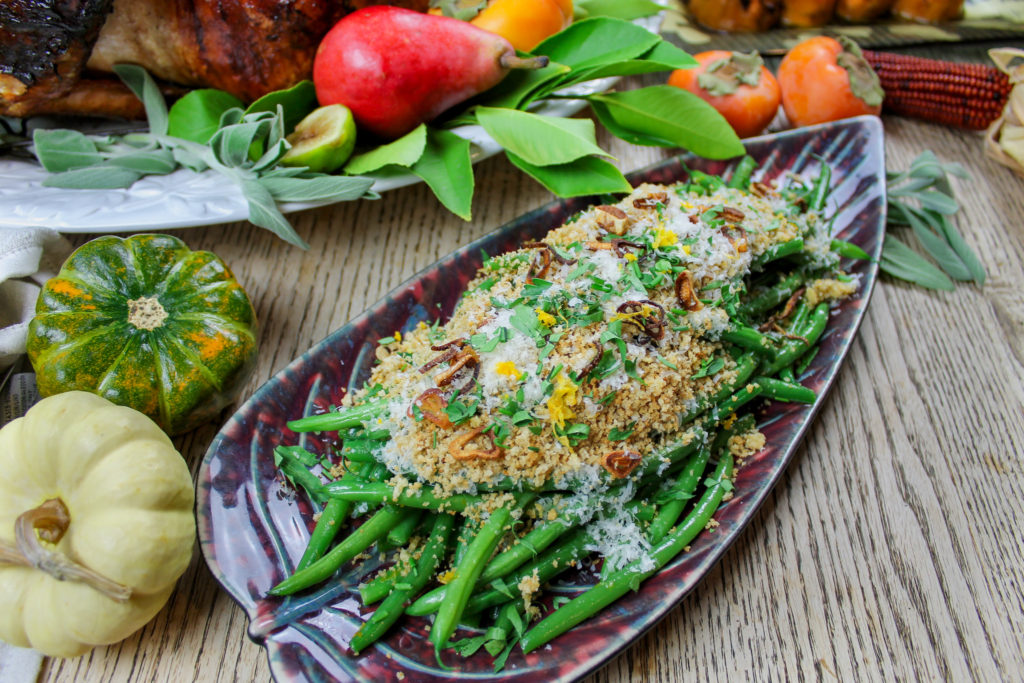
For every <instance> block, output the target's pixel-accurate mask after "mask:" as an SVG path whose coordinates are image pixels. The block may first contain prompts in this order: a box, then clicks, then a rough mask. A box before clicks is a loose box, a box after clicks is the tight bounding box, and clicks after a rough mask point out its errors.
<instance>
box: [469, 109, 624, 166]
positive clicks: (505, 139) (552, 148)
mask: <svg viewBox="0 0 1024 683" xmlns="http://www.w3.org/2000/svg"><path fill="white" fill-rule="evenodd" d="M476 118H477V121H479V122H480V125H481V126H483V128H484V130H486V131H487V133H488V134H489V135H490V136H491V137H492V138H494V140H495V142H497V143H498V144H499V145H501V146H502V147H504V148H505V149H506V150H508V151H509V152H512V153H513V154H515V155H516V156H517V157H519V158H521V159H523V160H524V161H526V162H527V163H528V164H531V165H533V166H551V165H553V164H567V163H569V162H570V161H575V160H576V159H579V158H581V157H585V156H590V155H593V154H600V155H605V156H608V153H607V152H605V151H604V150H603V149H601V148H600V147H598V146H597V137H596V133H595V130H594V122H593V121H591V120H590V119H565V118H560V117H556V116H542V115H540V114H531V113H530V112H525V111H516V110H514V109H498V108H494V107H477V109H476Z"/></svg>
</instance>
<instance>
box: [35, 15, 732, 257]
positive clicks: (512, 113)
mask: <svg viewBox="0 0 1024 683" xmlns="http://www.w3.org/2000/svg"><path fill="white" fill-rule="evenodd" d="M586 5H587V7H589V8H590V9H589V10H588V11H589V12H591V13H592V12H594V11H598V10H600V8H601V6H602V5H601V3H600V2H591V3H586ZM600 11H610V10H608V9H607V8H605V9H604V10H600ZM650 11H652V9H651V4H650V3H646V4H645V3H644V2H630V3H627V4H626V5H621V6H620V12H619V13H620V14H622V16H633V15H636V16H640V15H642V14H643V13H644V12H650ZM534 53H535V54H539V55H546V56H548V57H549V59H550V63H549V64H548V66H546V67H545V68H543V69H538V70H534V71H526V70H521V71H514V72H512V73H510V74H509V75H508V76H507V77H506V78H505V79H504V80H503V81H502V82H501V83H499V84H498V85H497V86H496V87H495V88H492V89H491V90H489V91H487V92H485V93H483V94H482V95H480V96H478V97H477V98H474V99H473V100H471V101H469V102H467V103H466V104H465V105H464V106H463V107H462V108H460V109H459V110H458V111H457V112H455V113H454V114H452V115H450V116H449V117H448V118H446V119H443V120H439V121H435V122H433V123H431V124H429V125H427V124H424V125H421V126H419V127H418V128H416V129H415V130H413V131H412V132H411V133H409V134H407V135H406V136H404V137H402V138H400V139H398V140H395V141H393V142H390V143H387V144H383V145H380V146H378V147H375V148H372V149H369V150H365V151H363V152H362V153H360V154H356V155H355V156H353V157H352V158H351V159H350V160H349V163H348V164H347V165H346V166H345V168H344V169H343V173H344V174H345V175H324V174H317V173H310V172H309V171H308V170H307V169H303V168H287V167H283V166H281V165H280V164H279V162H280V160H281V157H282V156H283V155H284V154H285V152H287V150H288V148H289V146H288V142H287V140H286V139H285V136H286V134H287V133H289V132H290V131H291V130H292V129H293V128H294V126H295V125H296V123H298V122H299V121H300V120H301V119H302V118H304V117H305V116H306V115H307V114H309V112H311V111H312V110H313V109H315V108H316V106H317V101H316V94H315V90H314V88H313V85H312V84H311V83H309V82H308V81H306V82H303V83H300V84H298V85H296V86H295V87H293V88H290V89H288V90H283V91H278V92H274V93H270V94H268V95H266V96H265V97H263V98H261V99H259V100H257V101H256V102H254V103H253V104H252V105H250V106H249V107H248V108H243V106H242V103H241V102H240V101H239V100H237V99H236V98H234V97H233V96H231V95H230V94H228V93H225V92H223V91H219V90H212V89H204V90H196V91H193V92H191V93H189V94H188V95H186V96H185V97H183V98H181V99H180V100H178V101H177V102H175V103H174V105H173V106H172V107H171V108H170V110H168V109H167V106H166V103H165V102H164V99H163V97H162V95H161V94H160V92H159V89H158V88H157V85H156V83H155V82H154V81H153V79H152V78H150V76H149V75H148V74H147V73H146V72H145V71H144V70H143V69H141V68H140V67H137V66H129V65H122V66H118V67H116V71H117V73H118V75H119V76H120V77H121V78H122V80H124V81H125V83H126V84H127V85H128V86H129V87H130V88H131V89H132V91H133V92H134V93H135V94H136V95H137V96H138V97H139V98H140V99H141V100H142V102H143V104H144V106H145V109H146V115H147V119H148V121H149V127H150V130H149V132H148V133H143V134H129V135H124V136H108V137H90V136H86V135H83V134H81V133H77V132H75V131H37V132H36V135H35V137H34V139H33V142H34V145H35V150H34V151H35V153H36V156H37V157H38V158H39V161H40V163H41V164H42V165H43V167H44V168H45V169H46V170H47V171H50V172H51V173H53V174H54V175H52V176H50V177H49V178H47V179H46V181H45V182H44V184H46V185H50V186H57V187H68V188H91V189H109V188H123V187H128V186H130V185H131V184H132V183H134V182H135V181H136V180H138V179H139V178H141V177H142V176H144V175H153V174H157V175H159V174H166V173H170V172H171V171H173V170H175V169H176V168H178V167H185V168H188V169H191V170H193V171H196V172H199V171H203V170H206V169H212V170H213V171H216V172H218V173H220V174H222V175H224V176H226V177H228V178H230V179H231V180H232V181H233V182H235V183H236V184H237V185H238V186H239V188H240V189H241V191H242V194H243V196H244V197H245V199H246V201H247V202H248V207H249V219H250V220H251V221H252V222H253V223H255V224H256V225H259V226H262V227H265V228H268V229H270V230H272V231H273V232H274V233H275V234H277V235H278V236H280V237H281V238H282V239H285V240H286V241H288V242H290V243H292V244H297V245H300V246H303V247H305V246H306V245H305V242H303V240H302V239H301V238H300V237H299V236H298V235H297V234H296V232H295V231H294V229H293V228H292V226H291V225H290V224H289V223H288V221H287V220H286V219H285V218H284V216H283V215H282V213H281V211H280V209H279V207H278V206H277V203H278V202H285V201H320V200H329V201H342V200H348V199H357V198H360V197H372V196H375V195H373V194H371V193H370V187H371V186H372V184H373V182H374V181H375V180H377V179H380V178H388V177H394V176H395V175H396V174H398V175H401V174H413V175H415V176H417V177H419V178H420V179H422V180H423V181H424V182H425V183H426V184H427V185H428V186H429V187H430V188H431V190H432V191H433V192H434V194H435V195H436V196H437V198H438V200H439V201H440V202H441V203H442V204H443V205H444V206H445V207H446V208H447V209H448V210H450V211H451V212H452V213H454V214H456V215H457V216H459V217H461V218H463V219H464V220H469V219H470V218H471V210H472V200H473V193H474V189H475V180H474V176H473V164H472V157H471V153H472V143H471V142H470V141H469V140H467V139H465V138H463V137H461V136H460V135H458V134H457V133H456V132H453V129H456V128H458V127H459V126H463V125H467V124H472V125H479V126H481V127H482V128H483V129H484V130H485V131H486V132H487V133H488V134H489V135H490V136H491V137H492V138H493V139H494V140H495V141H496V142H498V143H499V144H500V145H501V146H502V147H503V148H504V151H505V155H506V156H507V158H508V159H509V161H510V162H511V163H512V164H514V165H515V166H516V167H517V168H519V169H521V170H522V171H523V172H524V173H526V174H527V175H529V176H530V177H532V178H534V179H535V180H536V181H537V182H539V183H540V184H541V185H543V186H544V187H546V188H547V189H548V190H550V191H551V192H552V193H554V194H555V195H557V196H559V197H574V196H581V195H599V194H608V193H617V192H628V191H630V189H631V188H630V185H629V183H628V181H627V180H626V179H625V177H624V176H623V175H622V173H621V172H620V171H619V170H618V169H617V168H616V167H615V165H614V164H612V163H611V161H609V160H608V157H609V154H608V153H607V152H605V151H604V150H602V149H601V148H600V147H599V146H598V144H597V139H596V129H595V126H594V124H593V122H592V121H591V120H589V119H566V118H561V117H556V116H545V115H543V114H542V113H540V112H539V111H538V108H539V107H540V105H541V104H542V103H543V102H545V101H554V100H563V99H575V100H583V101H585V102H586V103H587V104H589V105H590V107H591V108H592V110H593V111H594V114H595V116H596V117H597V119H598V121H600V123H601V124H602V125H604V126H605V127H606V128H607V129H608V130H609V131H610V132H611V133H612V134H613V135H616V136H618V137H620V138H622V139H624V140H626V141H627V142H630V143H633V144H640V145H655V146H664V147H677V148H684V149H689V150H691V151H692V152H694V153H696V154H698V155H701V156H704V157H708V158H730V157H734V156H738V155H741V154H742V153H743V151H744V150H743V145H742V143H741V142H740V140H739V138H737V137H736V134H735V133H734V132H733V130H732V128H731V127H730V126H729V124H728V123H727V122H726V121H725V119H724V118H722V117H721V115H719V114H718V113H717V112H716V111H715V110H714V109H713V108H712V107H711V106H710V105H709V104H707V103H706V102H704V101H703V100H701V99H700V98H699V97H697V96H695V95H692V94H691V93H688V92H686V91H684V90H681V89H678V88H672V87H669V86H653V87H648V88H640V89H637V90H631V91H627V92H611V93H594V92H592V90H593V89H592V88H582V89H581V88H579V86H581V85H583V84H586V83H588V82H590V81H594V80H597V79H604V78H609V77H622V76H631V75H637V74H646V73H655V72H662V71H667V70H672V69H678V68H687V67H691V66H693V65H695V63H696V62H695V61H694V60H693V58H692V57H691V56H690V55H689V54H687V53H686V52H684V51H683V50H680V49H679V48H676V47H675V46H673V45H671V44H670V43H667V42H665V41H663V40H662V39H661V38H660V37H659V36H658V35H656V34H654V33H651V32H650V31H648V30H646V29H644V28H643V27H640V26H637V25H636V24H633V23H631V22H630V21H627V20H624V19H618V18H612V17H594V16H592V17H591V18H587V19H583V20H580V21H577V22H576V23H574V24H572V25H570V26H569V27H568V28H566V29H565V30H563V31H561V32H560V33H557V34H555V35H553V36H551V37H549V38H548V39H547V40H545V41H544V42H542V43H541V44H540V45H539V46H538V47H537V48H536V49H535V50H534Z"/></svg>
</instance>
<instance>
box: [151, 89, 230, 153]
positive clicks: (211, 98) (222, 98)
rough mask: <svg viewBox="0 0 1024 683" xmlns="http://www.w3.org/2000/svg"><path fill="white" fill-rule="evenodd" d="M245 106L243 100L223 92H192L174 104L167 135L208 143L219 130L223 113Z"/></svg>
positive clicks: (169, 115)
mask: <svg viewBox="0 0 1024 683" xmlns="http://www.w3.org/2000/svg"><path fill="white" fill-rule="evenodd" d="M243 106H244V105H243V104H242V101H241V100H240V99H238V98H237V97H235V96H234V95H232V94H230V93H226V92H224V91H223V90H216V89H214V88H203V89H200V90H193V91H191V92H189V93H187V94H186V95H185V96H184V97H182V98H181V99H179V100H178V101H177V102H175V103H174V104H172V105H171V109H170V111H169V112H168V113H167V134H168V135H171V136H173V137H176V138H181V139H182V140H191V141H192V142H198V143H201V144H206V143H207V142H209V141H210V138H212V137H213V134H214V133H216V132H217V129H218V128H220V120H221V116H223V114H224V112H226V111H227V110H228V109H240V108H241V107H243Z"/></svg>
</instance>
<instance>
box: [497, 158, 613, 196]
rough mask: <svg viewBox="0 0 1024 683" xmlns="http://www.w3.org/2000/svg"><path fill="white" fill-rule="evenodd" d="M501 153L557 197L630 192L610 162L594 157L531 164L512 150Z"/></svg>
mask: <svg viewBox="0 0 1024 683" xmlns="http://www.w3.org/2000/svg"><path fill="white" fill-rule="evenodd" d="M505 155H506V156H507V157H508V160H509V161H511V162H512V163H513V164H514V165H515V166H516V167H517V168H518V169H519V170H521V171H523V172H524V173H526V174H527V175H529V176H530V177H532V178H533V179H534V180H536V181H537V182H538V183H540V184H541V185H543V186H544V187H546V188H547V189H548V190H550V191H551V192H553V193H554V194H556V195H557V196H559V197H580V196H584V195H590V194H611V193H617V192H630V191H631V190H632V189H633V188H632V187H631V186H630V184H629V181H628V180H626V178H625V177H624V176H623V175H622V173H621V172H620V171H619V169H617V168H615V166H614V165H613V164H611V163H610V162H608V161H605V160H604V159H599V158H598V157H583V158H582V159H577V160H576V161H572V162H570V163H568V164H558V165H555V166H534V165H532V164H530V163H528V162H526V161H524V160H523V159H520V158H519V157H517V156H516V155H515V154H512V153H511V152H508V151H506V152H505Z"/></svg>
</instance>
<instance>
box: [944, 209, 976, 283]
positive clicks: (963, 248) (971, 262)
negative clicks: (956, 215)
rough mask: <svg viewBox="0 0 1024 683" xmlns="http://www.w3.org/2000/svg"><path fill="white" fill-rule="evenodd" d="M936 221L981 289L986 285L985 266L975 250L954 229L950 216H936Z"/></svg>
mask: <svg viewBox="0 0 1024 683" xmlns="http://www.w3.org/2000/svg"><path fill="white" fill-rule="evenodd" d="M936 219H937V220H938V223H939V231H940V232H941V233H942V236H943V237H945V238H946V242H947V243H949V246H951V247H952V248H953V251H955V252H956V253H957V255H958V256H959V257H960V260H961V261H962V262H963V264H964V265H965V266H967V269H968V270H969V271H970V273H971V279H972V280H974V284H976V285H978V286H979V287H980V286H981V285H983V284H985V266H983V265H982V264H981V261H980V260H979V259H978V257H977V255H976V254H975V253H974V250H973V249H971V248H970V247H969V246H968V245H967V242H966V241H965V240H964V238H963V235H961V234H960V231H959V230H957V229H956V228H955V227H953V221H952V220H950V218H949V216H945V215H942V214H939V215H938V216H936Z"/></svg>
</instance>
